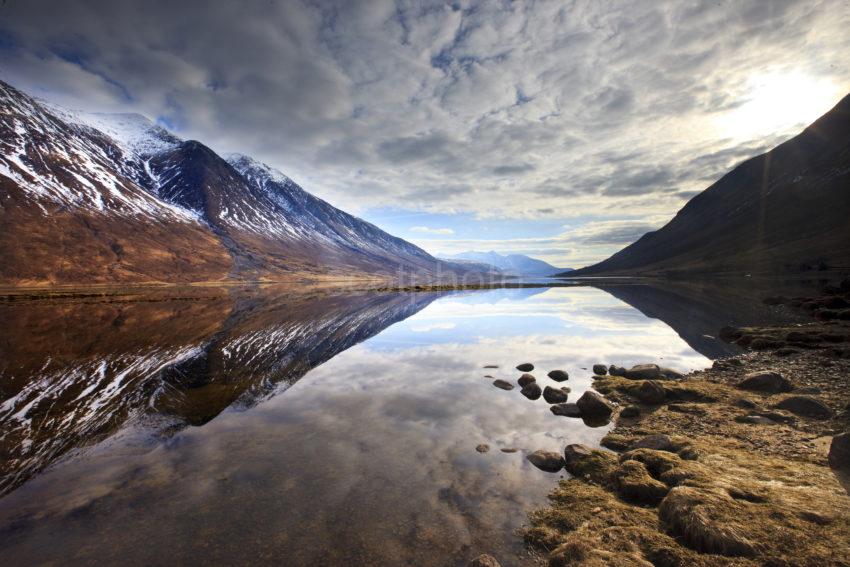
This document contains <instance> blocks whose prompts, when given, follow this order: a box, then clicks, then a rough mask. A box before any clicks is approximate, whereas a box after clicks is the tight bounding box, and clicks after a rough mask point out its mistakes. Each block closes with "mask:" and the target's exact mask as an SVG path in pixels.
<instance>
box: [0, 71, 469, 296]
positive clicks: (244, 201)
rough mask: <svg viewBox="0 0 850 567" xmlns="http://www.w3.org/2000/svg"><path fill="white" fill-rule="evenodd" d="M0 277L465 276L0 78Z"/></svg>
mask: <svg viewBox="0 0 850 567" xmlns="http://www.w3.org/2000/svg"><path fill="white" fill-rule="evenodd" d="M0 134H2V137H0V223H2V226H3V231H2V234H0V283H6V284H18V285H20V284H45V283H110V282H151V281H163V282H179V281H212V280H223V279H243V280H244V279H252V280H253V279H280V278H284V279H285V278H288V277H292V276H298V277H303V276H307V277H324V276H333V277H364V276H380V277H404V278H406V279H411V280H417V281H419V280H426V279H427V280H433V279H436V278H438V277H440V276H443V275H452V274H456V273H458V272H466V271H469V270H468V269H467V268H464V267H462V266H459V265H454V264H451V263H446V262H442V261H440V260H437V259H436V258H434V257H432V256H431V255H430V254H428V253H427V252H425V251H424V250H422V249H420V248H418V247H416V246H414V245H412V244H410V243H408V242H406V241H404V240H402V239H399V238H396V237H393V236H391V235H389V234H387V233H386V232H384V231H382V230H381V229H379V228H378V227H376V226H374V225H372V224H370V223H367V222H365V221H363V220H361V219H358V218H356V217H354V216H352V215H349V214H348V213H345V212H343V211H341V210H339V209H337V208H335V207H333V206H332V205H330V204H328V203H326V202H325V201H322V200H321V199H318V198H316V197H314V196H313V195H310V194H309V193H307V192H306V191H304V190H303V189H302V188H301V187H299V186H298V185H297V184H296V183H294V182H293V181H292V180H291V179H289V178H288V177H286V176H285V175H283V174H282V173H280V172H278V171H276V170H274V169H272V168H270V167H268V166H266V165H264V164H262V163H259V162H257V161H255V160H253V159H251V158H249V157H247V156H241V155H233V156H228V158H227V159H224V158H222V157H221V156H219V155H217V154H216V153H215V152H214V151H212V150H211V149H210V148H208V147H206V146H205V145H203V144H202V143H200V142H197V141H192V140H189V141H184V140H181V139H180V138H178V137H177V136H175V135H173V134H172V133H170V132H168V131H167V130H165V129H164V128H161V127H159V126H157V125H155V124H153V123H152V122H150V121H149V120H147V119H146V118H144V117H143V116H140V115H135V114H118V115H107V114H92V113H82V112H75V111H70V110H67V109H63V108H60V107H57V106H55V105H52V104H49V103H43V102H39V101H37V100H35V99H33V98H32V97H29V96H27V95H26V94H24V93H22V92H20V91H18V90H16V89H15V88H13V87H11V86H9V85H7V84H5V83H2V82H0Z"/></svg>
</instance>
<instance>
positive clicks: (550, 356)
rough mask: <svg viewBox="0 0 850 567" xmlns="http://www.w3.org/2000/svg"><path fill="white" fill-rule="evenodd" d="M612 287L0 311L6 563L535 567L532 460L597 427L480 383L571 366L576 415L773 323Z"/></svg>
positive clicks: (50, 304)
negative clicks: (620, 379) (648, 370)
mask: <svg viewBox="0 0 850 567" xmlns="http://www.w3.org/2000/svg"><path fill="white" fill-rule="evenodd" d="M600 285H601V284H600ZM604 287H605V291H601V290H599V289H593V288H590V287H569V288H551V289H546V288H537V289H500V290H490V291H473V292H464V293H422V292H419V293H354V294H341V293H330V292H316V293H312V294H307V293H298V294H293V293H291V292H289V291H287V292H286V293H284V292H281V291H279V290H277V291H276V290H268V291H252V290H216V289H210V290H203V292H197V293H195V294H194V296H191V297H182V298H174V297H170V298H160V297H152V298H149V299H150V300H149V301H142V300H141V299H145V298H141V297H134V298H130V299H131V300H130V299H128V300H126V301H125V300H123V299H115V298H112V299H107V300H101V299H91V300H50V301H20V302H5V303H3V304H0V317H1V318H2V321H3V323H4V324H3V326H2V328H0V436H2V437H0V452H1V453H0V457H2V462H0V466H2V469H0V474H2V488H3V491H4V492H5V496H3V497H2V498H0V554H2V555H3V557H4V558H5V559H6V562H7V564H11V565H17V564H33V563H50V562H58V561H64V562H70V561H74V562H78V563H85V564H89V563H99V564H103V563H107V564H112V563H121V564H163V563H181V562H183V563H189V562H194V561H197V560H198V558H199V557H203V558H205V560H207V561H209V562H215V563H227V564H257V563H277V564H280V563H285V564H287V565H348V564H352V565H354V564H356V565H422V566H427V565H465V564H466V562H468V561H469V559H470V558H471V557H474V556H475V555H477V554H479V553H483V552H489V553H492V554H494V555H496V556H497V557H499V560H500V562H501V563H502V565H504V566H509V565H523V564H527V563H529V561H530V559H529V557H528V556H527V555H526V552H525V550H524V548H523V544H522V539H521V538H520V537H518V536H517V535H516V533H515V530H516V529H517V528H518V527H520V526H521V525H522V524H523V523H524V519H525V514H526V513H527V512H528V511H530V510H531V509H533V508H535V507H538V506H540V505H541V504H542V503H543V502H544V501H545V497H546V494H547V493H548V492H549V490H551V488H552V487H553V485H554V480H555V479H556V478H557V475H550V474H547V473H544V472H542V471H539V470H537V469H535V468H534V467H533V466H531V465H530V463H528V462H527V461H526V459H525V455H527V454H528V453H529V452H531V451H534V450H536V449H547V450H560V449H562V448H563V447H564V445H566V444H568V443H576V442H584V443H588V444H596V443H598V440H599V439H600V438H601V437H602V436H603V435H604V434H605V432H606V430H607V427H600V428H591V427H588V426H586V425H585V424H584V423H583V422H582V421H581V420H576V419H569V418H563V417H558V416H554V415H552V414H551V413H550V412H549V411H548V404H546V403H545V401H544V400H542V399H540V400H536V401H531V400H527V399H526V398H524V397H523V396H522V395H520V394H519V392H518V391H517V390H514V391H508V392H506V391H502V390H499V389H497V388H494V387H493V386H492V384H491V382H492V378H485V377H484V375H485V374H492V375H493V377H494V378H502V379H505V380H510V381H514V382H515V380H516V378H517V377H518V376H519V372H517V371H515V370H514V366H515V365H516V364H518V363H520V362H526V361H528V362H532V363H534V364H535V366H536V369H535V371H534V372H533V373H534V374H535V375H536V376H537V379H538V381H539V382H540V383H541V385H552V386H556V385H557V384H556V383H554V382H552V381H551V380H549V379H548V378H546V373H547V372H548V371H549V370H552V369H555V368H560V369H563V370H566V371H567V372H569V373H570V376H571V377H570V380H569V381H568V382H567V383H566V385H569V387H570V388H571V389H572V392H571V393H570V399H571V400H575V399H577V398H578V396H580V395H581V393H582V392H583V391H584V390H586V389H588V388H589V387H590V386H591V372H590V371H589V370H588V369H589V368H590V367H591V365H592V364H594V363H598V362H603V363H617V364H620V365H624V366H628V365H630V364H635V363H640V362H647V361H658V362H662V363H663V364H665V365H667V366H671V367H674V368H677V369H679V370H682V371H687V370H691V369H695V368H701V367H704V366H706V365H707V364H709V363H710V360H709V358H708V357H706V356H705V355H709V356H716V355H717V354H722V352H724V351H723V350H722V349H723V348H725V347H724V346H723V345H722V344H720V343H719V341H717V340H716V339H711V338H710V337H709V338H706V337H705V336H704V335H709V336H710V335H712V334H713V333H716V331H717V328H718V327H719V326H722V324H727V323H728V322H732V321H734V322H738V323H743V322H746V321H742V320H741V317H744V318H746V317H750V316H752V317H755V316H757V315H758V316H770V313H767V312H763V310H762V308H761V307H759V308H758V309H757V311H758V313H755V312H752V313H748V312H742V308H741V306H740V305H737V304H735V303H734V301H733V302H731V303H729V305H730V307H728V308H727V307H724V306H722V305H720V303H723V302H724V301H726V300H724V299H723V296H722V294H721V295H718V296H713V295H711V294H708V293H706V292H705V290H702V291H698V292H697V293H696V294H693V295H692V292H690V291H682V290H681V289H678V290H677V289H673V288H671V289H657V288H652V287H648V286H644V285H640V286H626V285H622V284H617V285H616V286H609V285H608V284H605V286H604ZM199 294H200V296H199ZM618 298H621V299H623V300H625V301H626V302H625V303H624V302H623V301H621V299H618ZM705 298H709V300H708V301H707V302H706V301H704V299H705ZM717 298H719V299H717ZM435 300H436V301H435ZM629 304H632V305H635V306H637V309H636V308H635V307H632V306H630V305H629ZM742 313H743V314H742ZM733 315H734V317H737V318H736V319H732V320H731V321H721V320H722V319H723V318H724V317H731V316H733ZM718 323H720V325H718ZM689 345H690V346H689ZM701 353H702V354H701ZM489 364H498V365H499V366H500V368H497V369H488V370H484V369H483V366H485V365H489ZM481 443H486V444H488V445H489V446H490V450H489V452H487V453H484V454H480V453H478V452H476V450H475V447H476V446H477V445H479V444H481ZM502 448H506V449H508V448H515V449H517V450H518V451H517V452H516V453H503V452H501V451H500V449H502ZM151 542H155V543H156V544H155V545H152V544H151Z"/></svg>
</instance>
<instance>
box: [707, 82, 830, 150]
mask: <svg viewBox="0 0 850 567" xmlns="http://www.w3.org/2000/svg"><path fill="white" fill-rule="evenodd" d="M842 94H845V93H842V92H840V89H839V88H838V86H837V85H835V84H834V83H833V82H831V81H829V80H826V79H820V78H814V77H811V76H807V75H804V74H802V73H772V74H765V75H760V76H757V77H754V78H753V79H752V80H751V81H750V82H749V84H748V88H747V91H746V93H745V94H744V95H743V98H744V102H743V104H742V105H740V106H738V107H737V108H735V109H734V110H731V111H729V112H727V113H725V114H724V115H723V117H722V118H721V119H720V122H721V124H719V126H720V129H721V132H722V133H723V135H724V136H728V137H730V138H733V139H736V140H748V139H753V138H757V137H762V136H769V135H771V134H780V133H782V132H784V131H786V130H788V129H792V128H800V129H801V128H802V127H804V126H806V125H808V124H810V123H812V122H814V121H815V120H816V119H817V118H818V117H820V116H821V115H822V114H824V113H826V112H827V111H828V110H829V109H830V108H832V106H834V105H835V104H836V103H837V102H838V101H839V99H840V98H841V95H842Z"/></svg>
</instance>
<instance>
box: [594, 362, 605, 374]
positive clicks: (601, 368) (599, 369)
mask: <svg viewBox="0 0 850 567" xmlns="http://www.w3.org/2000/svg"><path fill="white" fill-rule="evenodd" d="M593 373H594V374H596V375H597V376H605V375H606V374H608V368H606V366H605V365H604V364H594V365H593Z"/></svg>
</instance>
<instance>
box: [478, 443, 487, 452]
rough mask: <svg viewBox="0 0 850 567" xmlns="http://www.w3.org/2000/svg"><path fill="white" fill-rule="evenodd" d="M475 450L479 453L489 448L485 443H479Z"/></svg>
mask: <svg viewBox="0 0 850 567" xmlns="http://www.w3.org/2000/svg"><path fill="white" fill-rule="evenodd" d="M475 450H476V451H478V452H479V453H486V452H487V451H489V450H490V445H488V444H487V443H481V444H480V445H478V446H477V447H475Z"/></svg>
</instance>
